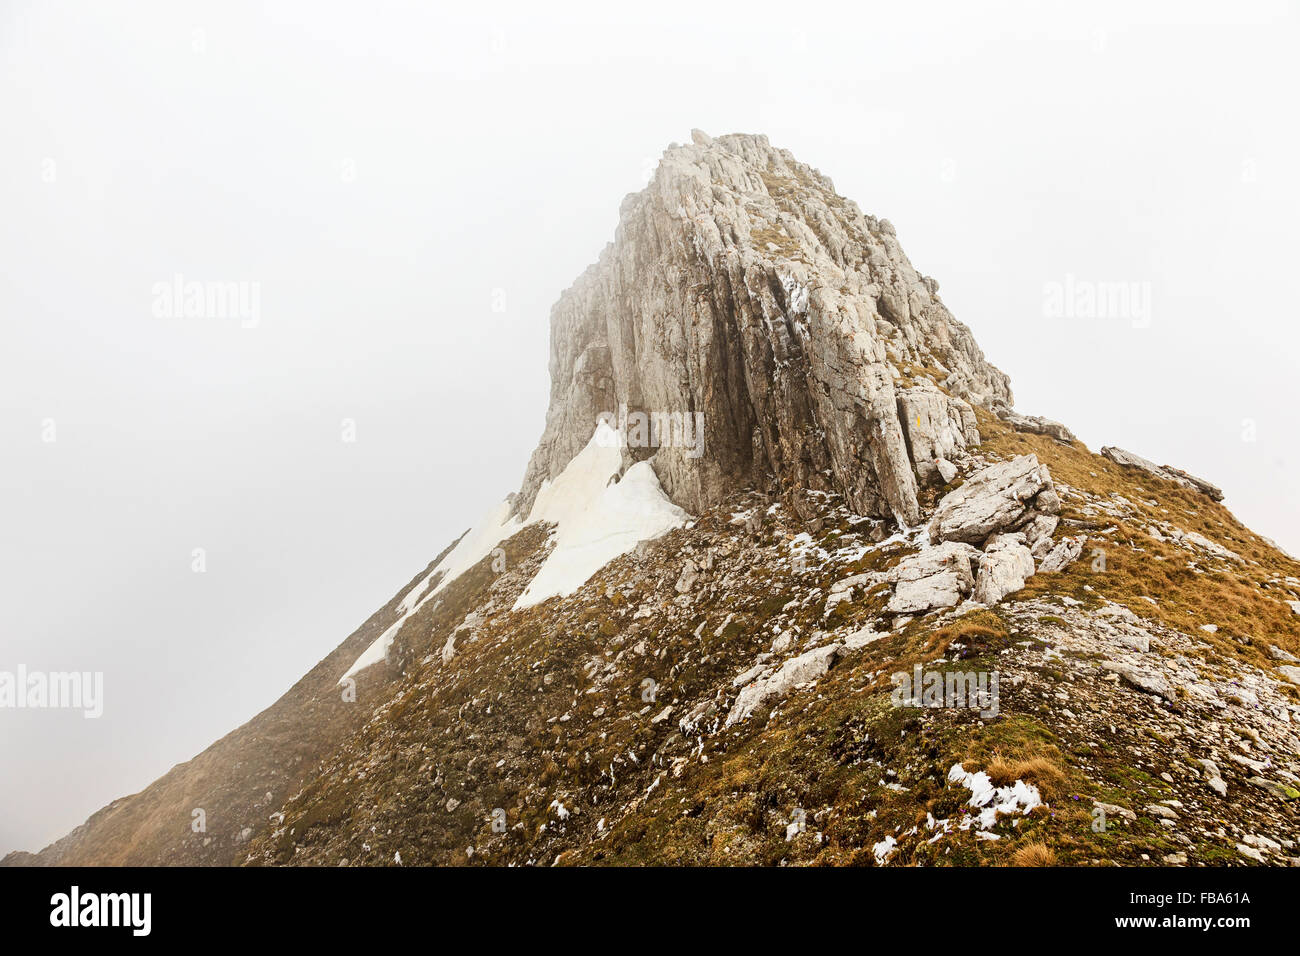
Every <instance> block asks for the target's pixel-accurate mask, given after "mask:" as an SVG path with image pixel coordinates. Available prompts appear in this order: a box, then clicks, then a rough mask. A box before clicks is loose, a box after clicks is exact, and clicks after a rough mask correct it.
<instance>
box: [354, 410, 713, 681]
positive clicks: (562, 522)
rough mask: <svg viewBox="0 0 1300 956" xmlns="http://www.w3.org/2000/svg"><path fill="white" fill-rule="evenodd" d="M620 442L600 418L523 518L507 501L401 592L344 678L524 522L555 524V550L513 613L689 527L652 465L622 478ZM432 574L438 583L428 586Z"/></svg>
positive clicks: (383, 650) (384, 649) (380, 653)
mask: <svg viewBox="0 0 1300 956" xmlns="http://www.w3.org/2000/svg"><path fill="white" fill-rule="evenodd" d="M621 444H622V443H621V441H620V437H619V434H618V432H616V431H615V430H614V429H613V428H612V427H611V426H610V425H609V424H607V423H606V422H604V421H602V422H600V424H598V425H597V426H596V430H595V432H594V433H593V434H592V436H591V440H590V441H589V442H587V446H586V447H585V448H584V449H583V450H582V451H580V452H579V453H578V454H577V455H576V456H575V457H574V458H573V460H572V461H570V462H569V463H568V465H566V466H565V468H564V470H563V471H562V472H560V474H559V475H558V476H556V478H555V479H554V480H553V481H551V480H548V481H545V482H543V483H542V487H541V489H540V490H539V491H538V492H537V499H536V500H535V501H534V502H533V508H532V510H531V511H530V512H529V514H528V519H527V520H526V521H520V520H519V519H518V518H517V517H514V516H513V515H512V514H511V511H512V508H513V505H512V503H511V501H510V499H508V498H507V499H506V500H505V501H502V502H501V503H500V504H499V505H497V506H496V507H495V508H493V509H492V510H491V511H490V512H488V514H487V515H485V516H484V518H483V520H482V521H480V522H479V523H478V524H476V525H475V526H474V527H473V528H471V529H470V530H469V531H468V532H466V534H465V536H464V537H463V538H461V540H460V541H459V542H458V543H457V545H456V547H454V548H452V550H451V551H450V552H449V553H448V554H447V556H446V557H445V558H443V559H442V560H441V561H439V562H438V564H437V565H436V566H435V567H434V568H433V569H432V570H431V571H430V572H429V573H428V574H427V575H425V577H424V578H423V579H422V580H421V581H420V583H419V584H417V585H415V587H413V588H411V590H410V591H408V592H407V593H406V595H405V596H403V598H402V600H401V602H400V604H399V606H398V613H399V614H400V617H398V619H397V620H396V621H395V622H393V624H392V625H390V626H389V628H388V629H387V630H385V631H384V633H383V634H381V635H380V636H379V637H378V638H376V639H375V640H374V641H373V642H372V643H371V645H370V646H369V647H367V648H366V649H365V650H364V651H363V652H362V653H361V656H359V657H358V658H357V659H356V661H354V662H353V664H352V666H351V667H349V668H348V669H347V671H346V672H345V673H344V675H343V676H342V677H341V678H340V679H339V683H342V682H343V681H344V680H346V679H348V678H349V677H352V676H353V675H354V674H356V673H358V672H360V671H362V670H364V669H365V668H367V667H369V666H370V665H372V664H377V663H379V662H380V661H382V660H384V659H385V658H386V657H387V655H388V651H389V648H391V647H392V645H393V641H394V639H396V637H397V634H398V632H399V631H401V629H402V625H403V624H405V623H406V620H407V619H408V618H409V617H411V616H412V615H413V614H415V613H416V612H417V611H419V610H420V609H421V608H422V607H424V606H425V605H426V604H427V603H428V602H429V601H430V600H432V599H433V598H434V597H435V596H436V595H437V594H438V592H440V591H441V590H442V589H443V588H445V587H446V586H447V585H448V584H450V583H451V582H452V581H454V580H455V579H456V578H457V577H459V576H460V575H461V574H463V573H464V572H465V571H467V570H469V569H470V568H472V567H473V566H474V565H475V564H477V563H478V562H479V561H482V560H483V559H484V558H485V557H487V556H488V555H489V554H491V553H492V551H493V549H494V548H496V547H497V546H498V545H499V544H500V543H501V542H502V541H504V540H506V539H507V538H509V537H510V536H512V535H514V534H516V533H517V532H519V531H520V530H522V529H523V528H524V527H526V526H527V525H530V524H534V523H535V522H539V521H544V522H548V523H551V524H554V525H556V528H555V532H554V534H553V536H552V540H553V541H554V544H555V549H554V550H553V551H552V552H551V554H550V555H549V556H548V557H547V559H546V561H545V562H544V563H543V564H542V567H541V569H540V570H539V571H538V572H537V575H536V576H535V577H534V578H533V580H532V581H531V582H530V583H529V585H528V587H527V588H526V589H525V590H524V593H523V594H521V595H520V597H519V600H518V601H517V602H516V603H515V609H516V610H517V609H519V608H524V607H530V606H532V605H534V604H540V603H541V602H542V601H545V600H546V599H547V598H551V597H564V596H567V595H569V594H572V593H573V592H574V591H576V590H578V588H580V587H582V585H583V584H585V583H586V582H587V581H588V579H590V578H591V576H592V575H593V574H595V573H596V572H597V571H599V570H600V569H601V568H603V567H604V566H605V565H606V564H608V563H609V562H610V561H612V560H613V559H614V558H617V557H618V556H619V555H622V554H626V553H627V552H628V551H631V550H632V549H633V548H635V547H636V545H637V543H638V542H640V541H644V540H646V539H649V538H657V537H658V536H659V535H661V534H664V533H666V532H668V531H671V530H672V529H673V528H678V527H681V526H682V525H684V524H686V522H687V521H688V520H689V519H690V516H689V515H688V514H687V513H686V512H685V511H683V510H682V509H681V508H679V507H677V505H675V504H673V503H672V502H671V501H670V500H669V499H668V496H667V495H665V494H664V493H663V489H662V487H661V486H660V484H659V478H658V476H656V475H655V473H654V468H653V467H652V466H651V465H650V463H649V462H646V461H643V462H638V463H637V464H635V465H633V466H632V467H631V468H629V469H628V470H627V474H625V475H624V476H623V478H622V480H621V481H620V480H618V473H619V471H620V470H621V469H622V466H623V453H622V449H621ZM435 578H436V579H438V583H437V585H436V586H433V587H431V584H432V582H433V581H434V579H435Z"/></svg>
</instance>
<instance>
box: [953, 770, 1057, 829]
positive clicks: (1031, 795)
mask: <svg viewBox="0 0 1300 956" xmlns="http://www.w3.org/2000/svg"><path fill="white" fill-rule="evenodd" d="M948 782H949V783H959V784H961V785H962V786H963V787H965V788H966V789H967V790H969V791H970V792H971V797H970V800H968V801H967V805H968V806H972V807H977V808H979V811H980V812H979V813H977V814H973V815H971V816H968V817H966V818H965V819H963V820H962V822H961V824H960V827H961V829H963V830H969V829H970V828H971V825H972V824H975V823H978V824H979V828H980V829H981V830H988V829H990V828H991V827H992V826H993V825H994V824H995V823H997V822H998V814H999V813H1006V814H1010V815H1015V814H1020V815H1024V814H1026V813H1028V812H1029V811H1030V810H1032V809H1034V807H1037V806H1040V805H1041V804H1042V802H1043V800H1042V797H1041V795H1040V794H1039V792H1038V788H1037V787H1035V786H1034V785H1033V784H1030V783H1025V782H1024V781H1023V780H1017V781H1016V782H1015V783H1013V784H1011V785H1010V786H1007V787H995V786H993V781H992V780H990V779H989V775H988V774H987V773H985V772H984V771H983V770H981V771H979V772H978V773H968V772H966V770H964V769H963V768H962V765H961V764H960V763H955V764H953V765H952V769H951V770H949V771H948Z"/></svg>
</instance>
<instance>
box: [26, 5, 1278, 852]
mask: <svg viewBox="0 0 1300 956" xmlns="http://www.w3.org/2000/svg"><path fill="white" fill-rule="evenodd" d="M973 6H974V5H970V4H962V3H953V4H933V5H922V4H906V5H903V4H872V3H857V4H852V5H850V4H845V3H837V4H830V5H824V6H823V5H818V4H815V3H802V4H788V3H785V4H771V5H769V4H761V3H745V4H736V5H721V4H719V5H704V4H700V3H642V4H637V5H634V6H628V5H615V4H590V5H573V6H567V7H565V6H563V5H559V4H554V3H548V4H521V5H518V6H505V5H493V4H487V3H485V4H475V5H457V6H455V7H454V8H452V9H444V8H442V7H441V6H440V5H435V4H411V5H402V4H387V3H379V4H372V3H367V4H341V3H321V2H315V3H274V4H265V5H262V4H248V3H238V2H233V3H232V2H221V3H211V4H193V3H180V4H178V3H161V2H158V3H139V4H130V5H128V4H120V3H117V4H115V3H101V4H93V3H89V2H73V3H67V4H60V5H58V6H57V7H56V6H55V5H52V4H43V3H28V2H21V3H5V4H4V5H3V8H2V10H0V121H2V123H3V129H4V144H5V148H4V149H3V150H2V151H0V210H2V214H0V217H2V220H3V227H2V228H0V256H2V261H3V266H2V267H0V329H2V330H3V332H2V336H3V337H2V338H0V448H3V455H4V458H3V463H4V467H3V468H2V469H0V509H3V510H2V511H0V527H3V529H4V530H3V536H2V538H0V541H2V544H0V582H2V585H3V591H2V592H0V596H2V598H3V599H2V600H0V670H13V669H14V668H16V667H17V666H18V665H20V664H21V665H23V666H26V667H27V668H29V669H42V670H47V671H57V670H77V671H91V672H103V687H104V699H103V715H102V716H101V717H99V718H98V719H87V718H85V717H83V715H82V713H81V712H80V711H70V710H9V709H0V768H2V769H0V854H2V853H4V852H6V851H7V850H10V849H14V848H23V849H30V850H36V849H39V848H40V847H41V846H43V845H44V844H46V843H48V842H49V841H50V840H52V839H55V838H57V837H59V836H61V835H62V834H64V833H66V832H67V831H68V830H70V829H71V828H73V827H75V826H76V825H78V824H80V823H81V822H82V821H83V820H84V819H85V818H86V817H87V816H88V815H89V814H90V813H92V812H93V811H95V810H96V809H98V808H99V807H101V806H103V805H104V804H106V803H108V802H109V801H111V800H113V799H114V798H116V797H119V796H122V795H125V794H128V793H132V792H135V791H138V790H140V789H142V788H143V787H145V786H146V785H147V784H148V783H150V782H151V781H152V780H153V779H155V778H156V777H157V776H159V775H160V774H162V773H163V772H165V771H166V770H167V769H168V768H169V767H171V766H172V765H174V764H175V763H177V762H179V761H182V760H186V759H189V758H190V757H192V756H193V755H195V754H196V753H198V752H199V751H201V750H202V749H204V748H205V747H206V746H207V745H208V744H209V743H211V742H212V741H214V740H215V739H217V738H218V737H220V736H222V735H223V734H225V733H227V732H228V731H230V730H232V729H233V728H234V727H236V726H237V725H239V724H240V723H242V722H244V721H246V720H247V719H249V718H250V717H252V716H253V715H254V714H255V713H256V712H257V711H258V710H260V709H261V708H263V707H265V706H266V705H268V704H269V703H271V702H272V701H273V700H274V699H275V698H276V697H278V696H279V695H280V694H281V693H282V692H283V691H284V690H286V689H287V688H288V687H289V686H290V685H291V684H292V683H293V682H294V681H295V680H296V679H297V678H298V677H299V676H301V675H302V674H303V673H304V672H305V671H306V670H307V669H309V668H310V667H311V666H312V665H313V664H315V663H316V662H317V661H318V660H319V659H320V658H321V657H322V656H323V655H324V654H325V653H327V652H328V651H329V650H331V649H332V648H333V647H334V646H335V645H337V644H338V642H339V641H341V640H342V639H343V638H344V637H346V636H347V635H348V634H349V633H350V632H351V631H352V630H353V629H354V628H355V627H356V626H357V625H358V624H360V623H361V622H362V621H363V620H364V619H365V618H366V617H367V616H368V615H369V614H370V613H371V612H373V611H374V610H375V609H376V608H378V607H379V606H380V605H381V604H383V603H384V602H385V601H386V600H387V599H388V598H389V597H391V596H392V594H393V593H394V592H395V591H396V590H397V589H398V588H399V587H401V586H402V585H403V584H404V583H405V582H406V581H407V580H408V579H409V578H410V577H411V576H412V575H413V574H414V573H416V572H417V571H418V570H419V569H421V568H422V567H423V566H424V565H425V564H426V562H427V561H428V560H429V559H430V558H431V557H432V556H433V555H435V554H436V553H437V552H439V551H440V550H442V548H443V547H444V546H445V545H446V544H447V543H448V542H449V541H450V540H451V539H452V538H453V537H455V536H456V535H458V534H459V533H460V532H461V531H463V530H464V529H465V527H467V526H468V525H469V524H471V523H472V522H473V521H474V520H475V519H476V518H477V517H478V516H479V514H481V513H482V512H485V511H486V510H487V509H488V508H489V507H491V505H492V504H494V503H495V502H496V501H497V500H499V499H500V498H501V497H502V496H503V495H504V494H505V493H507V492H509V491H512V490H514V489H515V488H516V487H517V486H518V483H519V480H520V478H521V476H522V473H523V468H524V465H525V463H526V461H527V457H528V454H529V453H530V451H531V450H532V447H533V444H534V443H535V441H536V440H537V438H538V436H539V435H540V434H541V430H542V424H543V419H544V414H545V405H546V399H547V394H548V392H547V390H548V379H547V371H546V363H547V356H548V345H547V343H548V315H549V308H550V305H551V303H552V302H553V301H554V300H555V299H556V297H557V296H558V294H559V293H560V292H561V291H562V290H563V289H564V288H566V287H567V286H568V285H569V284H570V283H571V282H572V281H573V279H575V278H576V277H577V276H578V274H579V273H580V272H581V271H582V270H583V269H584V268H585V267H586V266H587V265H588V264H589V263H591V262H592V261H594V260H595V258H596V256H597V254H598V253H599V251H600V250H601V248H602V247H603V246H604V244H605V243H606V242H608V241H609V240H610V239H611V238H612V235H613V230H614V226H615V224H616V221H617V210H618V205H619V202H620V200H621V199H622V197H623V196H624V195H625V194H626V193H628V192H630V191H633V190H636V189H638V188H640V187H641V185H643V184H644V182H645V181H646V179H647V177H648V176H649V174H650V173H651V172H652V171H653V168H654V164H655V162H656V160H657V158H658V157H659V155H660V154H661V152H662V150H663V149H664V148H665V147H666V146H667V145H668V144H669V143H670V142H673V141H678V142H685V141H687V140H688V139H689V131H690V129H691V128H692V127H699V128H701V129H704V130H705V131H707V132H709V133H711V134H714V135H717V134H721V133H726V132H734V131H743V132H762V133H766V134H767V135H768V136H769V138H770V139H771V141H772V142H773V143H774V144H776V145H778V146H783V147H785V148H788V149H790V150H791V151H793V153H794V154H795V156H797V157H798V158H799V159H801V160H802V161H804V162H807V163H810V164H812V165H814V166H816V167H818V168H819V169H821V170H822V171H823V172H825V173H826V174H828V175H830V176H831V177H832V178H833V179H834V181H835V184H836V188H837V190H838V191H839V192H841V193H842V194H844V195H846V196H848V197H850V198H852V199H854V200H856V201H857V202H858V203H859V205H860V206H861V207H862V208H863V209H864V210H865V211H867V212H869V213H873V214H876V215H879V216H883V217H888V218H889V219H890V220H891V221H892V222H893V223H894V224H895V226H896V228H897V230H898V235H899V239H900V241H901V243H902V245H903V248H904V249H905V250H906V251H907V253H908V255H909V256H910V258H911V259H912V262H913V264H914V265H915V266H916V267H917V268H918V269H919V270H921V271H922V272H924V273H926V274H928V275H933V276H935V277H936V278H937V279H938V280H939V282H940V285H941V291H940V294H941V296H942V297H943V299H944V302H945V303H946V304H947V305H948V307H949V308H950V309H951V310H952V312H953V313H954V314H955V315H956V316H957V317H958V318H959V319H960V320H962V321H963V322H965V323H966V324H967V325H969V326H970V327H971V329H972V330H973V332H974V334H975V336H976V339H977V340H978V341H979V343H980V344H981V346H982V347H983V349H984V351H985V352H986V354H987V355H988V356H989V357H990V359H991V360H992V361H993V362H994V363H995V364H997V365H998V366H999V367H1001V368H1002V369H1004V370H1005V371H1007V372H1008V373H1009V374H1010V376H1011V380H1012V386H1013V388H1014V390H1015V393H1016V398H1017V405H1018V407H1019V408H1020V410H1022V411H1024V412H1028V413H1034V414H1043V415H1048V416H1050V417H1052V418H1056V419H1059V420H1061V421H1064V422H1065V423H1067V424H1068V425H1069V426H1070V427H1071V428H1072V429H1073V430H1074V431H1075V432H1076V434H1078V435H1079V437H1080V438H1081V439H1082V440H1083V441H1085V442H1086V443H1087V444H1088V445H1089V446H1090V447H1092V448H1094V449H1096V448H1098V447H1099V446H1100V445H1102V444H1117V445H1120V446H1122V447H1124V448H1127V449H1130V450H1132V451H1135V452H1137V453H1139V454H1141V455H1144V456H1146V457H1148V458H1152V459H1155V460H1157V461H1159V462H1161V463H1166V462H1167V463H1169V464H1173V465H1176V466H1179V467H1182V468H1185V469H1187V470H1188V471H1190V472H1192V473H1194V474H1198V475H1201V476H1204V477H1206V478H1208V479H1210V480H1211V481H1214V482H1215V483H1217V484H1219V485H1221V486H1222V487H1223V489H1224V490H1225V492H1226V494H1227V499H1226V502H1225V504H1227V505H1228V506H1229V507H1230V508H1232V509H1233V510H1234V511H1235V513H1236V514H1237V515H1238V516H1240V517H1241V518H1242V519H1243V520H1244V521H1245V522H1246V523H1247V524H1248V525H1249V526H1251V527H1252V528H1254V529H1255V530H1256V531H1258V532H1259V533H1261V534H1264V535H1268V536H1270V537H1273V538H1274V539H1276V540H1277V541H1278V542H1279V543H1280V544H1282V545H1283V546H1284V547H1287V548H1288V549H1289V550H1291V551H1292V552H1293V553H1296V552H1300V513H1298V509H1297V507H1296V505H1295V502H1296V500H1297V494H1298V493H1300V480H1298V479H1297V477H1296V466H1297V462H1296V454H1295V438H1296V434H1297V429H1296V426H1295V413H1294V405H1293V396H1294V393H1295V378H1296V373H1297V364H1298V363H1297V359H1296V356H1297V354H1298V349H1300V331H1298V330H1297V323H1296V321H1295V305H1294V303H1293V301H1292V300H1291V298H1290V294H1289V293H1288V292H1287V291H1286V285H1285V283H1286V281H1288V280H1287V277H1288V276H1289V275H1291V274H1292V272H1293V270H1294V267H1295V263H1296V262H1297V261H1298V260H1300V248H1298V246H1300V240H1297V236H1296V230H1295V223H1296V222H1297V221H1298V220H1300V186H1298V184H1297V177H1296V170H1297V169H1300V136H1298V134H1297V131H1296V130H1297V127H1296V124H1295V122H1294V102H1293V98H1294V94H1295V91H1296V89H1297V87H1298V84H1297V72H1298V71H1297V67H1296V65H1295V64H1296V57H1295V50H1296V49H1297V47H1298V46H1300V43H1298V42H1297V41H1300V36H1298V35H1297V32H1298V31H1297V28H1296V24H1297V19H1296V9H1295V6H1294V5H1293V4H1282V3H1261V4H1253V3H1232V4H1227V3H1224V4H1220V5H1209V4H1196V3H1185V2H1184V3H1170V4H1167V5H1136V4H1131V3H1101V4H1097V3H1092V4H1087V5H1083V4H1080V5H1077V6H1078V7H1079V9H1078V10H1077V11H1076V12H1069V11H1067V10H1066V8H1065V7H1064V6H1062V5H1056V4H1051V5H1041V9H1040V6H1039V5H1031V4H992V5H980V8H979V9H973ZM178 277H179V278H178ZM191 282H197V283H201V284H207V285H206V286H204V288H207V289H210V290H215V289H217V288H218V287H219V288H220V289H234V290H236V291H237V295H236V296H235V298H234V300H233V301H232V303H231V309H230V313H231V314H229V315H226V316H225V317H222V316H221V315H215V314H213V310H212V309H210V308H208V309H205V310H203V311H204V314H202V315H194V314H191V313H190V311H188V310H187V309H186V308H185V305H184V303H183V302H181V301H171V302H169V301H168V299H169V296H170V293H169V292H168V289H171V288H174V287H175V286H176V285H177V284H179V285H180V287H181V288H182V289H184V287H185V283H191ZM1079 283H1084V284H1088V283H1092V284H1097V285H1100V284H1104V283H1111V284H1113V283H1126V284H1129V285H1128V286H1126V287H1128V288H1132V289H1134V290H1136V291H1137V292H1139V293H1140V295H1138V297H1137V298H1136V299H1135V300H1134V301H1135V302H1139V303H1140V302H1145V303H1146V306H1145V307H1140V306H1138V307H1134V309H1133V310H1132V313H1131V314H1126V315H1119V316H1115V315H1096V314H1093V315H1080V314H1072V315H1069V316H1066V315H1061V314H1057V313H1055V312H1054V311H1053V309H1052V307H1051V306H1050V304H1049V300H1050V298H1051V293H1052V290H1053V289H1057V290H1059V289H1061V288H1064V287H1066V285H1067V284H1069V285H1070V287H1072V288H1073V287H1077V285H1078V284H1079ZM182 298H183V296H182ZM240 305H242V309H241V308H239V307H238V306H240ZM1058 311H1059V310H1058ZM1085 311H1086V310H1085Z"/></svg>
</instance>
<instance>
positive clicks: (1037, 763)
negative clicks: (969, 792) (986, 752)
mask: <svg viewBox="0 0 1300 956" xmlns="http://www.w3.org/2000/svg"><path fill="white" fill-rule="evenodd" d="M984 772H985V773H987V774H988V775H989V779H990V780H992V781H993V784H994V785H995V786H998V787H1009V786H1011V785H1012V784H1013V783H1015V782H1016V781H1017V780H1023V781H1025V782H1026V783H1032V784H1033V785H1034V786H1036V787H1037V788H1038V791H1039V793H1041V794H1042V795H1043V799H1045V800H1048V801H1050V800H1054V799H1056V798H1057V797H1058V796H1059V795H1060V794H1061V793H1062V791H1063V790H1064V789H1065V788H1066V787H1067V785H1068V778H1067V777H1066V774H1065V771H1064V770H1062V769H1061V768H1060V767H1059V766H1057V764H1056V763H1055V762H1054V761H1052V760H1051V759H1050V758H1048V757H1046V756H1043V755H1041V754H1040V755H1038V756H1034V757H1028V758H1020V759H1016V758H1008V757H1006V756H1005V755H1004V754H1002V753H1001V752H1000V751H999V752H997V753H995V754H994V755H993V759H992V760H990V761H989V765H988V766H987V767H986V768H985V770H984Z"/></svg>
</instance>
